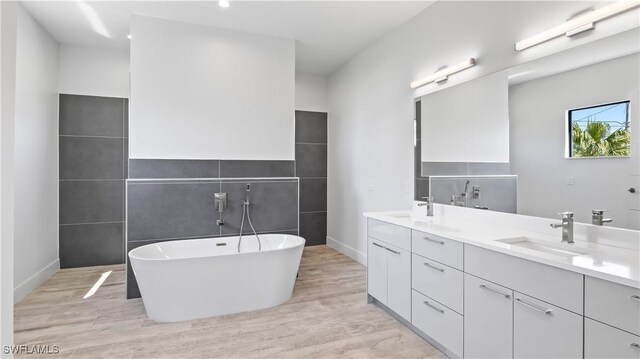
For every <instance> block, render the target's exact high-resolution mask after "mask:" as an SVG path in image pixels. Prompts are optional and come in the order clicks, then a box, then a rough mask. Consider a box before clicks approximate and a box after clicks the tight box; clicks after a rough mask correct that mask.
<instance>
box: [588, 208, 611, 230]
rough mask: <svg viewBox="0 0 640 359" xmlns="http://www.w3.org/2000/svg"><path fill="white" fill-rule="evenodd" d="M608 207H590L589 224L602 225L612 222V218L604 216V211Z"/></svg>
mask: <svg viewBox="0 0 640 359" xmlns="http://www.w3.org/2000/svg"><path fill="white" fill-rule="evenodd" d="M606 211H608V209H592V210H591V224H593V225H595V226H602V225H603V224H605V223H611V222H613V219H612V218H604V212H606Z"/></svg>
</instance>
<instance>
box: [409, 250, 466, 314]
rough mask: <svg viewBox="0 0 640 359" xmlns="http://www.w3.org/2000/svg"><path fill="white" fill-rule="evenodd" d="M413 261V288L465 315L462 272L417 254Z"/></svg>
mask: <svg viewBox="0 0 640 359" xmlns="http://www.w3.org/2000/svg"><path fill="white" fill-rule="evenodd" d="M411 259H412V261H411V263H412V264H411V267H412V269H411V286H412V288H413V289H415V290H417V291H418V292H420V293H422V294H425V295H427V296H428V297H430V298H433V299H435V300H437V301H438V302H440V303H442V304H444V305H446V306H447V307H449V308H451V309H453V310H455V311H456V312H458V313H460V314H463V313H462V311H463V307H464V306H463V295H462V293H463V287H464V281H463V274H462V272H461V271H459V270H457V269H455V268H451V267H449V266H446V265H444V264H442V263H439V262H436V261H433V260H431V259H427V258H424V257H421V256H419V255H417V254H414V255H413V257H412V258H411Z"/></svg>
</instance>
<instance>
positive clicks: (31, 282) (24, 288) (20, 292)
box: [13, 258, 60, 304]
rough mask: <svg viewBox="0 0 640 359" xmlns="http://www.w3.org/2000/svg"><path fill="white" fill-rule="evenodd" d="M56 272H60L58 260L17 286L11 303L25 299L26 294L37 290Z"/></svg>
mask: <svg viewBox="0 0 640 359" xmlns="http://www.w3.org/2000/svg"><path fill="white" fill-rule="evenodd" d="M58 270H60V259H59V258H57V259H56V260H54V261H53V262H51V263H49V264H48V265H46V266H45V267H44V268H42V269H41V270H39V271H38V272H37V273H36V274H34V275H32V276H31V277H29V278H28V279H27V280H25V281H24V282H22V283H20V284H18V285H17V286H16V287H15V288H14V290H13V303H14V304H15V303H18V302H19V301H20V300H21V299H22V298H24V297H26V296H27V294H29V293H31V291H33V290H34V289H36V288H38V287H39V286H40V284H42V283H44V282H45V281H46V280H47V279H49V277H51V276H52V275H53V274H54V273H55V272H57V271H58Z"/></svg>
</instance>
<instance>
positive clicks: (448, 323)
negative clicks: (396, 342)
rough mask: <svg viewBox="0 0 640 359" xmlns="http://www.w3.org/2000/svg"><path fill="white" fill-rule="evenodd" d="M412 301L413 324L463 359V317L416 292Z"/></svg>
mask: <svg viewBox="0 0 640 359" xmlns="http://www.w3.org/2000/svg"><path fill="white" fill-rule="evenodd" d="M411 299H412V300H411V302H412V305H411V308H412V311H411V324H413V325H414V326H415V327H416V328H418V329H420V330H421V331H422V332H424V333H425V334H426V335H428V336H429V337H431V338H433V339H434V340H435V341H437V342H438V343H440V344H441V345H442V346H444V347H445V348H446V349H447V350H448V351H450V352H451V353H452V354H454V355H455V356H457V357H459V358H462V350H463V342H462V330H463V317H462V315H460V314H458V313H456V312H454V311H453V310H451V309H449V308H447V307H446V306H444V305H442V304H440V303H438V302H437V301H435V300H433V299H431V298H429V297H427V296H425V295H422V294H421V293H418V292H416V291H415V290H414V291H413V296H412V298H411Z"/></svg>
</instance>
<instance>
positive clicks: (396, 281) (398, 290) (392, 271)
mask: <svg viewBox="0 0 640 359" xmlns="http://www.w3.org/2000/svg"><path fill="white" fill-rule="evenodd" d="M387 276H388V278H387V306H388V307H389V308H390V309H391V310H393V311H394V312H396V313H398V314H400V316H401V317H403V318H404V319H406V320H408V321H411V253H410V252H408V251H405V250H404V249H400V248H397V247H394V246H391V245H387Z"/></svg>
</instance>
